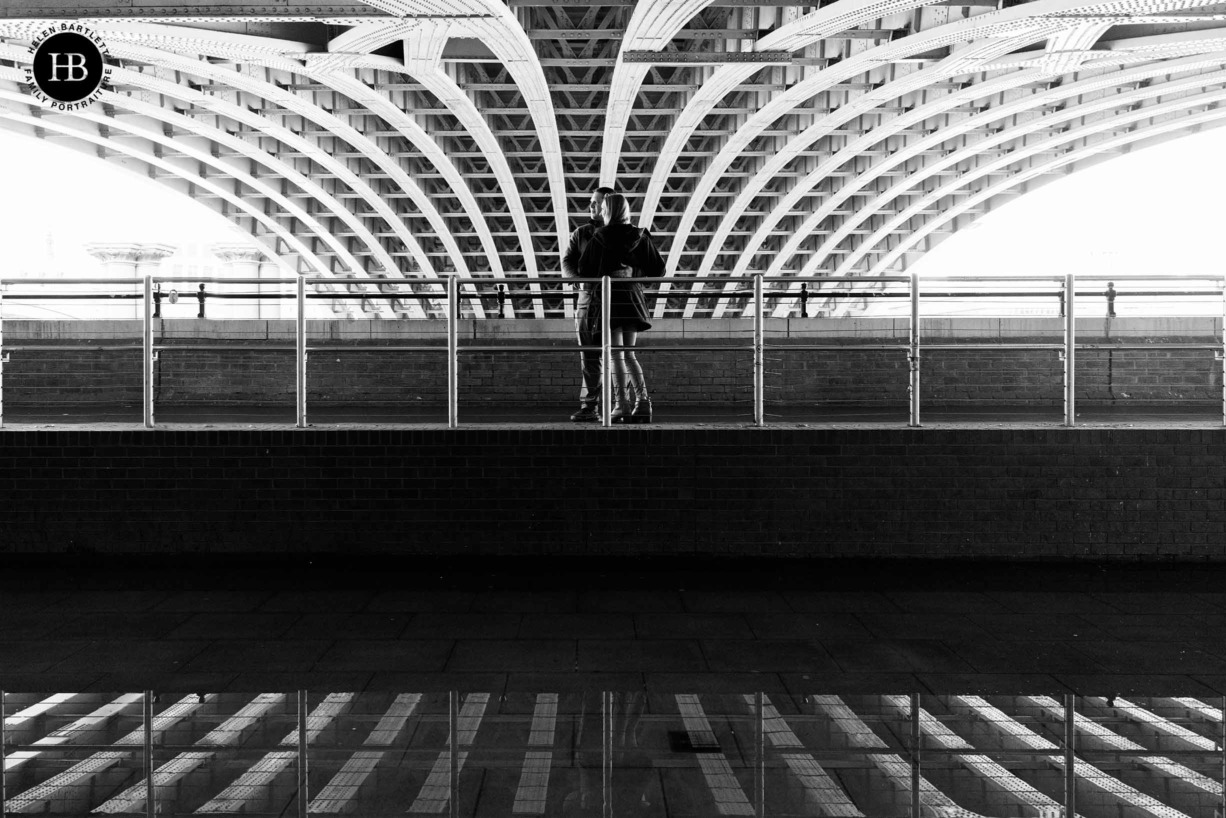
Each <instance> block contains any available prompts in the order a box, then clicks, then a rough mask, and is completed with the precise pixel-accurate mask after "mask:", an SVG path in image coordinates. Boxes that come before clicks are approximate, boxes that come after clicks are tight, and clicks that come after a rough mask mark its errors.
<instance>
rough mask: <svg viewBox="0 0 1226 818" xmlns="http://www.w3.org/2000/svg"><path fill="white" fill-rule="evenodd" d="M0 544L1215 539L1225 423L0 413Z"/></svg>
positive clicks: (1109, 546)
mask: <svg viewBox="0 0 1226 818" xmlns="http://www.w3.org/2000/svg"><path fill="white" fill-rule="evenodd" d="M0 496H3V497H4V502H3V503H0V554H9V555H12V554H57V553H72V554H82V553H94V552H96V553H104V554H120V553H126V554H171V555H190V554H196V553H210V554H250V555H261V554H285V555H290V554H311V553H319V554H332V555H346V556H351V557H353V558H354V559H359V558H360V555H362V554H387V555H417V554H423V555H424V554H438V555H450V556H455V555H485V554H489V555H494V554H498V555H508V556H521V555H558V556H585V555H601V556H619V555H625V556H632V555H639V554H652V555H665V554H667V555H674V556H684V555H714V554H728V555H740V556H752V555H772V556H799V555H804V556H816V557H870V556H872V557H879V556H889V557H935V558H946V557H962V558H966V557H971V558H984V559H1042V558H1059V559H1189V560H1205V559H1214V560H1221V559H1224V558H1226V545H1224V543H1226V430H1222V429H1212V430H1193V429H1110V430H1104V429H1080V428H1079V429H1061V428H1048V429H997V428H977V429H960V430H939V429H907V428H897V429H862V430H846V429H817V428H810V429H805V428H799V427H772V428H766V429H755V428H744V429H711V428H707V429H702V428H691V429H681V428H668V427H646V428H644V427H638V428H614V429H600V428H595V427H588V428H561V429H540V428H535V429H527V428H525V429H514V428H511V429H508V428H490V429H460V430H451V431H448V430H445V429H442V430H440V429H437V428H435V429H427V428H419V429H412V428H399V429H386V430H370V429H340V430H332V431H320V430H292V429H284V430H276V429H228V430H198V431H186V430H184V431H169V430H151V431H145V430H128V431H106V430H71V429H62V430H54V431H37V432H18V431H12V430H9V431H2V430H0Z"/></svg>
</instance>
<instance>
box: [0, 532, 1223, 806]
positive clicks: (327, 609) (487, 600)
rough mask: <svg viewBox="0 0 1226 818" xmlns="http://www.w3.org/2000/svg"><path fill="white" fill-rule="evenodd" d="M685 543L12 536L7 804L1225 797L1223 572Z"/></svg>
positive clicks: (0, 672)
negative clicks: (60, 552)
mask: <svg viewBox="0 0 1226 818" xmlns="http://www.w3.org/2000/svg"><path fill="white" fill-rule="evenodd" d="M703 566H704V567H703V568H702V569H701V570H699V569H697V568H695V567H693V566H691V565H687V564H686V562H685V561H672V562H667V563H665V562H660V563H655V562H640V563H636V564H635V566H633V567H629V566H626V565H624V564H619V563H614V562H601V561H593V560H587V561H583V562H581V563H572V562H568V561H567V560H565V559H564V558H552V559H541V560H529V561H526V562H525V561H522V560H516V561H507V560H503V561H501V562H499V561H497V560H493V559H490V560H485V561H483V562H482V563H481V565H480V568H479V569H478V567H475V566H472V565H469V566H464V567H463V568H457V566H456V564H455V563H439V562H424V561H406V562H399V563H390V564H389V563H388V562H386V561H383V562H380V563H379V564H363V563H362V561H361V559H360V558H358V557H353V558H349V559H342V558H335V559H333V560H332V561H331V562H329V563H328V564H319V563H317V562H314V561H312V562H309V563H308V562H305V561H304V562H297V561H295V560H294V559H293V558H292V557H286V559H285V561H284V562H282V563H269V562H256V561H251V560H238V559H235V560H229V561H221V560H211V561H209V560H204V559H203V558H201V559H198V560H195V561H192V560H190V559H188V558H186V557H184V556H182V555H180V556H179V557H176V558H174V559H159V558H157V557H153V556H151V557H149V558H147V559H142V560H140V561H133V560H129V561H127V562H115V561H109V562H106V561H100V560H98V559H92V560H87V559H84V558H82V559H80V560H75V561H65V560H63V559H59V560H57V561H55V562H50V561H48V562H42V563H38V562H33V561H30V560H26V561H23V562H19V563H15V562H12V561H10V562H9V563H8V564H7V565H6V570H5V572H4V574H3V576H2V577H0V689H3V690H4V691H6V692H5V694H4V737H3V739H4V756H5V759H4V767H5V776H4V798H5V799H6V800H7V807H6V811H7V812H8V813H12V814H23V813H26V812H47V813H51V814H72V815H86V814H102V813H121V814H140V813H144V814H147V815H148V814H153V813H151V812H150V811H149V808H148V803H149V801H148V799H149V798H150V795H151V793H150V780H149V777H148V772H147V771H148V770H149V769H153V770H154V776H153V779H152V785H153V786H152V797H153V803H154V804H155V806H156V814H159V815H177V814H184V815H186V814H188V813H192V814H200V813H238V812H242V813H244V814H255V815H295V816H297V815H306V814H307V813H308V812H310V813H348V814H357V815H374V816H380V815H384V814H387V815H391V814H397V815H402V814H406V813H412V814H416V813H431V814H440V815H441V814H454V815H466V816H468V815H471V816H478V815H481V816H484V815H502V816H505V815H521V814H526V815H546V816H570V815H598V816H609V815H650V816H672V815H684V816H689V815H694V816H712V815H762V816H767V815H769V816H775V815H778V816H791V815H798V816H809V815H813V816H818V815H823V816H824V815H848V816H855V815H863V816H898V817H899V818H901V817H902V816H911V815H916V814H917V813H916V812H914V810H916V809H918V815H923V816H955V815H958V816H968V815H983V816H1032V815H1033V816H1049V815H1050V816H1055V815H1058V814H1060V813H1059V808H1060V807H1061V806H1063V805H1064V803H1065V798H1066V797H1067V795H1068V793H1069V792H1070V791H1071V792H1072V794H1073V796H1074V798H1075V799H1076V803H1075V810H1076V814H1078V815H1082V816H1103V818H1108V817H1109V818H1120V816H1133V815H1136V816H1142V815H1147V816H1156V817H1159V818H1174V817H1175V816H1179V815H1187V816H1204V818H1210V817H1211V816H1215V815H1216V814H1217V813H1215V812H1214V811H1215V810H1216V809H1220V808H1221V805H1222V799H1223V787H1222V783H1223V770H1224V769H1226V768H1224V767H1223V764H1224V756H1223V749H1222V739H1223V729H1224V725H1226V722H1224V720H1223V712H1222V708H1223V705H1224V700H1223V693H1226V647H1223V646H1224V645H1226V639H1224V638H1223V637H1224V636H1226V591H1223V590H1222V589H1223V588H1226V567H1221V566H1215V565H1212V564H1208V565H1206V564H1202V565H1189V564H1184V565H1157V564H1151V565H1132V566H1129V565H1121V564H1111V565H1097V564H1094V565H1091V564H1058V565H1057V564H1029V565H1028V564H1023V563H1011V564H994V563H985V562H979V563H973V562H967V563H959V562H952V561H951V562H943V563H938V562H922V563H908V562H899V563H890V562H876V563H869V562H839V561H808V562H775V563H771V562H763V561H750V560H735V561H730V562H727V563H720V562H718V561H715V560H711V559H707V560H706V561H705V562H704V563H703ZM1070 726H1071V730H1070V729H1069V728H1070ZM1070 739H1071V743H1070ZM917 748H918V752H917ZM453 759H454V764H453ZM304 761H305V764H304ZM913 786H918V790H915V789H913ZM913 792H918V796H919V797H918V800H913V798H912V794H913ZM453 793H455V794H456V795H455V798H454V800H453V798H452V794H453Z"/></svg>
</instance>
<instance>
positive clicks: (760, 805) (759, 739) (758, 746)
mask: <svg viewBox="0 0 1226 818" xmlns="http://www.w3.org/2000/svg"><path fill="white" fill-rule="evenodd" d="M754 699H755V702H754V704H756V705H757V707H756V708H755V709H756V710H757V719H756V720H755V722H754V768H753V771H754V788H753V789H754V793H753V795H754V797H753V802H754V815H755V816H757V818H766V713H765V711H764V709H763V704H764V701H763V695H762V691H761V690H759V691H758V692H757V693H756V694H754Z"/></svg>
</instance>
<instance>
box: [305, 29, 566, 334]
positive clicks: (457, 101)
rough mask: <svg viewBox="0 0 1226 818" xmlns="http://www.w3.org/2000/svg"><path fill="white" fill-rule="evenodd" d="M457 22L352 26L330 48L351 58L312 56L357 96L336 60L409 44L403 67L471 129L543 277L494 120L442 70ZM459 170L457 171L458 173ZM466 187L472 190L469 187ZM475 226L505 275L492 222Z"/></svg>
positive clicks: (317, 69)
mask: <svg viewBox="0 0 1226 818" xmlns="http://www.w3.org/2000/svg"><path fill="white" fill-rule="evenodd" d="M458 26H459V23H458V22H457V21H455V20H434V19H431V20H425V21H420V20H418V21H409V22H404V23H395V24H391V25H380V24H371V25H368V26H361V27H358V28H355V29H351V30H350V31H349V32H347V33H346V34H344V35H341V36H340V37H337V38H336V39H335V40H333V41H332V42H331V43H329V48H330V49H336V50H337V51H343V52H345V53H346V56H343V57H340V56H335V55H332V54H328V55H322V56H320V57H319V59H318V60H313V61H312V65H313V66H314V75H315V76H316V77H318V78H321V79H324V80H326V81H327V82H328V84H330V85H332V86H333V87H335V88H337V89H338V90H343V91H345V92H346V93H349V94H350V96H352V95H353V92H354V89H355V86H354V84H353V83H354V81H353V80H352V79H350V78H348V77H346V76H344V75H343V74H342V73H340V71H338V70H337V65H338V63H337V61H338V60H341V61H343V62H342V64H346V65H360V64H362V62H364V59H363V57H362V56H361V55H364V54H369V52H371V51H373V50H375V49H377V48H380V47H381V46H383V45H386V44H387V43H390V42H394V41H396V40H403V41H404V43H405V62H404V66H403V69H401V70H403V72H404V73H406V74H408V75H409V76H411V77H413V78H414V79H416V80H418V81H419V82H421V83H422V85H423V86H425V88H426V90H428V91H429V92H430V93H431V94H433V95H434V96H435V97H437V98H438V99H439V100H440V101H442V102H443V104H444V105H446V106H447V108H448V110H450V111H451V112H452V114H453V115H454V116H455V117H456V119H457V120H459V122H460V124H461V125H462V126H463V127H464V129H465V130H466V131H468V133H469V135H470V136H472V138H473V141H474V142H476V144H477V147H478V148H479V149H480V150H481V152H482V153H483V154H484V156H485V157H486V160H487V161H488V162H489V164H490V168H491V170H492V171H493V172H494V175H495V177H496V178H497V181H498V185H499V187H500V188H501V190H502V192H503V195H504V196H505V197H506V201H507V207H508V210H509V211H510V214H511V219H512V221H513V223H514V225H515V230H516V233H517V234H518V238H519V243H520V248H521V252H522V254H523V260H524V273H525V275H526V276H527V277H529V278H536V277H538V276H539V275H540V270H539V269H538V266H537V259H536V254H535V252H534V248H533V242H532V234H531V229H530V227H529V225H528V216H527V213H526V212H525V210H524V206H523V201H522V200H521V199H520V198H519V192H518V190H517V188H516V186H515V177H514V173H513V172H512V171H511V166H510V164H509V163H508V162H507V158H506V155H505V154H504V153H503V151H502V148H501V147H499V145H498V139H497V137H496V136H495V135H494V132H493V131H492V130H491V129H490V126H489V123H487V122H486V121H485V118H484V117H483V116H482V114H481V112H480V111H479V110H478V109H477V106H476V105H475V104H474V103H473V101H472V100H471V99H470V98H469V96H468V94H467V93H465V92H464V90H463V89H462V88H461V87H460V86H459V85H458V84H457V83H456V82H455V80H453V79H452V78H451V77H449V76H448V75H447V74H446V72H445V71H443V69H442V64H441V58H442V52H443V48H444V46H445V45H446V43H447V40H448V39H449V38H450V37H451V36H453V30H456V29H457V28H458ZM367 59H368V58H367ZM385 68H387V70H390V71H395V70H396V69H395V68H394V67H390V68H389V67H386V66H385ZM377 107H378V109H379V110H380V111H381V112H382V113H383V114H384V118H386V119H388V120H389V121H390V122H393V124H396V125H398V126H404V127H416V123H412V124H410V123H411V119H410V118H408V117H406V116H405V115H404V114H403V113H402V112H401V111H399V110H398V109H396V108H395V107H394V106H391V105H390V103H386V104H384V103H380V104H379V105H378V106H377ZM447 164H448V165H450V164H451V163H450V160H447ZM456 173H457V174H458V171H456ZM453 181H454V182H455V184H463V180H462V179H457V180H453ZM465 188H466V189H467V186H466V185H465ZM470 198H471V197H470ZM473 207H474V209H479V208H478V207H477V205H476V203H475V200H473ZM474 228H475V229H476V230H477V232H478V234H479V237H480V240H481V243H482V246H483V247H484V248H485V252H486V253H487V255H488V257H489V261H490V266H491V270H490V273H491V275H493V276H496V277H502V276H505V275H506V274H507V273H506V271H505V270H504V269H503V265H502V258H501V255H500V253H499V252H498V249H497V247H495V245H494V238H493V235H492V234H491V233H490V230H489V225H488V224H487V222H486V221H485V218H484V216H482V217H481V218H479V219H478V220H477V221H476V222H474ZM529 287H530V290H531V291H532V292H534V293H539V292H540V284H538V283H535V282H534V283H532V284H531V285H529ZM532 304H533V311H534V312H535V314H536V316H537V317H538V318H540V317H543V315H544V311H543V305H542V303H541V301H540V299H539V298H534V299H533V301H532Z"/></svg>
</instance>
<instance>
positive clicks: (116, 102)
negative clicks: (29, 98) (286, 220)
mask: <svg viewBox="0 0 1226 818" xmlns="http://www.w3.org/2000/svg"><path fill="white" fill-rule="evenodd" d="M14 50H17V49H14V48H13V47H11V46H0V54H4V55H5V56H9V57H10V58H12V57H13V56H14V55H13V54H12V53H11V52H12V51H14ZM128 73H129V72H127V71H126V70H125V69H115V75H116V79H117V80H119V81H120V82H123V81H126V80H127V79H128V78H129V77H128ZM9 78H10V79H12V77H11V76H10V77H9ZM6 96H7V95H6ZM7 98H9V99H13V97H12V96H7ZM18 100H21V96H20V95H19V96H17V98H16V99H15V100H14V101H18ZM102 100H103V101H104V102H108V103H110V104H111V105H112V106H114V107H115V108H116V109H120V110H127V111H131V112H132V113H134V114H139V115H141V116H144V117H147V118H148V119H150V120H153V121H157V122H162V123H165V124H167V125H171V126H172V127H175V128H178V129H180V130H184V131H189V132H193V133H196V134H198V135H200V136H201V137H203V138H205V139H207V140H209V141H210V142H212V143H213V144H216V145H224V146H226V147H228V148H230V149H231V150H234V151H236V152H237V153H239V155H242V156H245V157H246V158H248V159H251V160H253V161H257V162H260V163H262V164H264V165H265V166H266V167H268V168H270V169H272V170H275V171H276V172H277V173H278V174H280V175H281V177H282V178H283V179H285V180H287V181H289V182H291V183H293V184H294V185H296V186H297V187H298V188H299V189H301V190H303V191H304V192H305V193H306V194H307V195H309V196H310V197H312V198H314V199H316V200H317V201H320V202H322V203H323V204H324V205H325V206H328V207H329V208H330V209H331V210H332V212H333V213H335V214H336V217H337V218H340V219H341V220H343V221H345V222H347V223H349V224H350V225H351V226H353V227H354V229H355V230H357V231H358V236H359V238H361V237H362V235H363V234H365V237H366V242H367V244H368V245H369V246H371V248H372V250H375V251H377V253H379V254H382V263H384V264H394V263H393V262H392V260H391V257H390V256H387V254H386V251H384V250H383V249H382V247H381V245H379V243H378V242H377V241H376V240H375V238H374V237H373V236H372V235H370V233H369V231H368V230H367V229H366V227H365V226H364V225H362V224H361V222H359V221H358V220H357V218H356V217H355V216H354V215H353V214H352V212H351V211H350V210H348V209H347V208H346V207H344V205H342V204H341V203H340V202H338V201H336V200H335V199H334V198H333V197H332V196H331V195H330V194H327V193H326V192H324V191H323V190H322V189H320V188H318V186H317V185H315V184H314V183H313V182H312V181H311V180H310V179H309V178H308V177H306V176H304V175H303V174H301V173H298V172H297V171H295V170H294V169H293V168H291V167H289V166H288V165H286V164H285V163H284V162H282V161H280V160H278V159H276V158H275V157H272V156H270V155H268V154H264V155H263V156H260V155H259V153H258V152H256V151H252V150H250V148H251V146H250V145H248V144H247V143H245V142H243V141H242V140H240V139H238V138H237V137H232V136H230V135H229V134H226V133H224V132H217V131H216V129H212V128H208V127H206V126H204V125H203V124H202V123H200V122H198V121H196V120H194V119H192V118H191V117H188V116H184V115H182V114H176V113H174V112H173V111H167V110H166V109H164V108H162V107H160V106H156V105H152V104H150V103H145V102H142V101H140V100H137V99H133V98H131V97H129V96H127V95H124V94H121V93H116V92H111V91H108V92H104V93H103V96H102ZM23 101H24V100H23ZM76 116H78V117H79V118H81V119H84V120H86V121H90V122H93V123H95V124H97V125H106V126H107V127H109V128H113V129H116V130H122V131H124V132H125V133H127V134H130V135H132V136H137V137H140V138H142V139H145V140H147V141H148V142H150V143H152V144H157V145H161V146H162V147H163V148H166V149H170V150H174V151H178V152H179V153H182V154H183V155H184V156H186V157H188V158H190V159H192V160H193V161H195V162H198V163H200V164H202V165H207V166H210V167H212V168H214V169H216V170H218V171H220V172H222V173H226V174H229V175H230V176H232V177H233V178H234V179H236V180H237V181H239V182H241V183H242V184H244V185H246V186H247V187H249V188H251V189H252V190H254V191H256V192H257V193H258V194H259V195H260V196H262V197H263V198H266V199H269V200H270V201H272V202H275V203H276V204H277V205H278V206H279V207H280V208H281V209H282V210H284V211H285V212H287V213H289V214H290V215H292V216H293V217H294V218H296V219H298V220H299V221H300V222H301V223H302V224H303V225H305V226H306V227H307V228H308V229H309V231H310V233H311V234H313V235H314V236H316V237H317V238H319V239H320V240H322V241H323V242H325V243H326V244H327V245H328V246H329V247H330V248H331V249H332V251H333V253H335V255H336V257H337V258H338V259H339V260H340V262H341V263H342V264H343V265H344V266H345V268H346V271H347V272H348V273H349V274H350V275H352V276H354V277H358V278H363V277H365V276H366V272H365V270H364V269H363V267H362V264H361V262H359V261H358V259H357V258H356V257H355V256H353V255H352V253H351V252H350V251H349V249H348V248H347V247H345V246H344V244H343V243H342V242H341V241H340V240H339V239H338V238H337V237H336V236H335V235H334V231H333V230H331V229H330V228H329V227H328V226H327V225H325V224H323V223H322V222H320V221H319V219H318V218H317V217H316V216H315V215H312V214H311V213H308V212H307V211H306V210H305V209H304V208H303V207H302V206H301V205H299V204H298V203H296V202H295V201H294V200H293V197H291V196H289V195H286V194H285V193H283V192H281V191H279V190H276V189H275V188H273V187H272V186H270V185H268V184H267V183H265V182H263V181H261V180H260V179H259V178H257V177H256V176H254V175H252V174H251V173H249V172H247V171H245V170H243V169H242V168H239V167H237V166H235V165H234V164H233V163H232V162H229V161H227V160H226V159H224V158H221V157H214V156H213V155H212V153H211V152H208V151H204V150H201V149H200V148H196V147H193V146H191V145H190V144H188V143H187V142H186V141H185V140H183V139H181V138H179V139H177V138H175V137H172V136H167V135H166V134H165V133H163V131H162V130H161V129H160V128H159V129H153V128H149V127H144V126H142V125H141V124H140V123H137V122H133V121H130V120H121V119H116V118H115V117H109V116H106V115H104V114H102V113H100V109H94V108H89V109H86V110H84V111H79V112H76ZM377 257H378V256H377ZM393 269H394V266H393ZM319 272H320V274H322V275H330V274H333V273H334V272H335V271H334V270H332V269H331V268H330V267H324V268H321V269H320V270H319ZM375 307H376V310H377V314H380V315H383V316H385V317H388V316H390V314H391V311H390V308H389V307H388V306H387V304H386V303H384V302H382V301H381V300H377V301H376V302H375Z"/></svg>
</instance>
